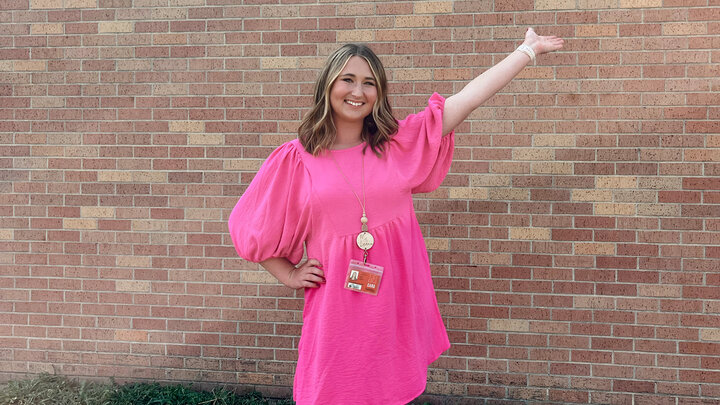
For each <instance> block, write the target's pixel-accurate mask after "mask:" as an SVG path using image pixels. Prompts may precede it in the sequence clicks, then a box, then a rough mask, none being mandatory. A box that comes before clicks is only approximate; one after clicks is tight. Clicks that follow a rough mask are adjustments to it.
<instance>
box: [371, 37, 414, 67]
mask: <svg viewBox="0 0 720 405" xmlns="http://www.w3.org/2000/svg"><path fill="white" fill-rule="evenodd" d="M411 39H412V31H410V30H379V31H376V32H375V40H376V41H381V42H396V41H410V40H411ZM383 64H384V65H385V67H386V68H387V67H390V66H392V65H391V64H388V63H385V60H383Z"/></svg>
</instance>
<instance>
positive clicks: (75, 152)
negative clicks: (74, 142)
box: [65, 146, 98, 157]
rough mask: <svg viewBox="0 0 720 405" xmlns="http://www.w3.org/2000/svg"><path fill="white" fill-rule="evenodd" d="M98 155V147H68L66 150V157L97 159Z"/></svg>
mask: <svg viewBox="0 0 720 405" xmlns="http://www.w3.org/2000/svg"><path fill="white" fill-rule="evenodd" d="M97 155H98V147H97V146H68V147H66V148H65V156H67V157H71V156H73V157H96V156H97Z"/></svg>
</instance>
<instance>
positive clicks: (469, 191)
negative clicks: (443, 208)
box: [449, 187, 488, 200]
mask: <svg viewBox="0 0 720 405" xmlns="http://www.w3.org/2000/svg"><path fill="white" fill-rule="evenodd" d="M449 197H450V198H455V199H469V200H485V199H487V197H488V190H487V189H486V188H475V187H452V188H450V196H449Z"/></svg>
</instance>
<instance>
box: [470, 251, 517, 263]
mask: <svg viewBox="0 0 720 405" xmlns="http://www.w3.org/2000/svg"><path fill="white" fill-rule="evenodd" d="M470 263H471V264H475V265H492V264H495V265H508V264H511V263H512V255H511V254H503V253H482V252H476V253H473V254H472V255H471V257H470Z"/></svg>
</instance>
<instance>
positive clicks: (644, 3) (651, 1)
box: [620, 0, 663, 8]
mask: <svg viewBox="0 0 720 405" xmlns="http://www.w3.org/2000/svg"><path fill="white" fill-rule="evenodd" d="M662 2H663V0H620V8H651V7H662Z"/></svg>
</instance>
